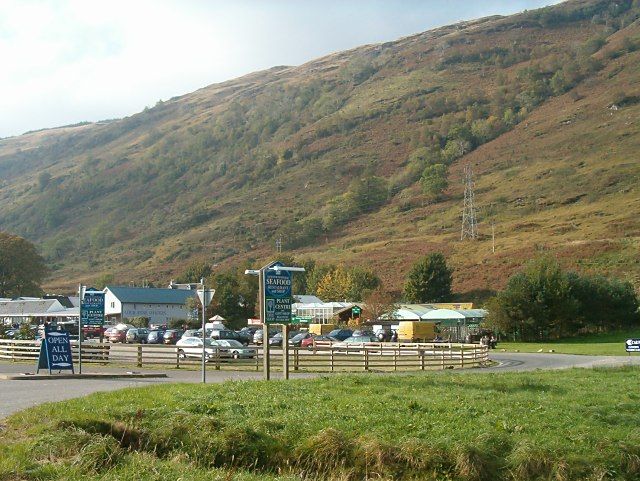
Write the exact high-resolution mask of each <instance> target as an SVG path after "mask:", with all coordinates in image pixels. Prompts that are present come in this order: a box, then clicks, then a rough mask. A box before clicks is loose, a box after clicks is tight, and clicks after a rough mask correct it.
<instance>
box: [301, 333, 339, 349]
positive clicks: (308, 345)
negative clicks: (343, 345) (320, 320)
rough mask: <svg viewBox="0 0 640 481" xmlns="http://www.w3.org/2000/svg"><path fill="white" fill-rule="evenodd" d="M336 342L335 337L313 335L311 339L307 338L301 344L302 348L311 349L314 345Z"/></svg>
mask: <svg viewBox="0 0 640 481" xmlns="http://www.w3.org/2000/svg"><path fill="white" fill-rule="evenodd" d="M335 341H336V339H334V338H333V337H329V336H323V335H319V334H311V337H307V338H306V339H303V340H302V342H301V343H300V347H306V348H309V349H311V348H312V347H313V345H314V343H316V342H335Z"/></svg>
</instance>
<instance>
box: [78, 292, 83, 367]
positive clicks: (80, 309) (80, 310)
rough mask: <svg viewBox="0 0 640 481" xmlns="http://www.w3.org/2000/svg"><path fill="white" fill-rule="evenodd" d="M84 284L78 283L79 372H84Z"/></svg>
mask: <svg viewBox="0 0 640 481" xmlns="http://www.w3.org/2000/svg"><path fill="white" fill-rule="evenodd" d="M82 291H83V289H82V284H79V285H78V296H80V302H79V303H78V374H82V297H83V295H82V294H83V293H82Z"/></svg>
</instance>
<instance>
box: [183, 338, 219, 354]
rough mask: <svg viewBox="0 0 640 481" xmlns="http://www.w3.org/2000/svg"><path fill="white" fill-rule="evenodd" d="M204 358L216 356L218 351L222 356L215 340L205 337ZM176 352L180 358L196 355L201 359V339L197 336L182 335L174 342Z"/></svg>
mask: <svg viewBox="0 0 640 481" xmlns="http://www.w3.org/2000/svg"><path fill="white" fill-rule="evenodd" d="M204 342H205V347H204V352H205V359H206V360H210V359H213V358H215V357H216V355H217V353H218V351H220V355H221V356H222V351H221V350H220V347H219V346H218V343H217V342H216V341H213V340H211V339H205V341H204ZM176 353H177V354H178V356H180V357H181V358H186V357H197V358H199V359H202V339H201V338H199V337H183V338H182V339H180V340H179V341H178V342H176Z"/></svg>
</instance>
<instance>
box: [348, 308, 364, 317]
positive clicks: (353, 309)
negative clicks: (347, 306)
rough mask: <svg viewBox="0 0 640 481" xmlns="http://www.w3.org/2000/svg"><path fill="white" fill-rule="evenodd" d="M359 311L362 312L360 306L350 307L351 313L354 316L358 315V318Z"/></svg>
mask: <svg viewBox="0 0 640 481" xmlns="http://www.w3.org/2000/svg"><path fill="white" fill-rule="evenodd" d="M361 313H362V309H361V308H360V306H353V307H352V308H351V314H353V315H354V316H358V318H360V314H361Z"/></svg>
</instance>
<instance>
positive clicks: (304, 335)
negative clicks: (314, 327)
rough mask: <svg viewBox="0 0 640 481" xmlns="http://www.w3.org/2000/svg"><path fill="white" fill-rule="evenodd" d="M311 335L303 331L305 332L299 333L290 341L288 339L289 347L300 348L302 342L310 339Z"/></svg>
mask: <svg viewBox="0 0 640 481" xmlns="http://www.w3.org/2000/svg"><path fill="white" fill-rule="evenodd" d="M312 336H313V334H311V333H309V332H307V331H305V332H299V333H298V334H296V335H295V336H293V337H292V338H291V339H289V345H290V346H293V347H302V341H304V340H305V339H308V338H310V337H312Z"/></svg>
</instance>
